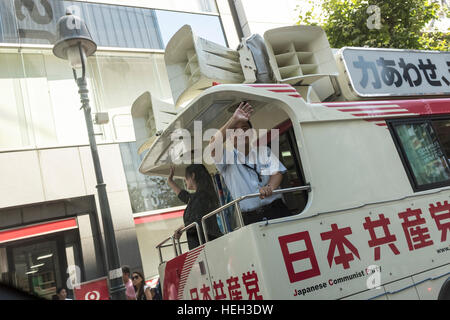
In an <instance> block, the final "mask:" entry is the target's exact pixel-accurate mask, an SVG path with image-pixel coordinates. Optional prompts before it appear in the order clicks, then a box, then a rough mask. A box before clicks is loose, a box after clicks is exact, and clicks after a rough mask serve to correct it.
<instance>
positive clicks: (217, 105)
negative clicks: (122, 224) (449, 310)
mask: <svg viewBox="0 0 450 320" xmlns="http://www.w3.org/2000/svg"><path fill="white" fill-rule="evenodd" d="M294 28H297V27H290V29H288V30H289V31H290V32H291V33H292V30H294ZM280 30H281V31H286V29H283V28H282V29H277V32H281V31H280ZM294 31H295V30H294ZM303 31H304V30H303ZM269 35H270V34H269ZM264 38H265V41H266V47H267V50H268V52H269V56H270V57H271V59H272V58H273V57H272V56H273V55H275V58H276V59H275V62H277V61H278V62H279V61H282V60H283V59H284V58H285V57H287V54H290V53H289V52H284V53H283V51H282V50H281V49H280V50H278V49H279V48H282V47H283V46H282V45H281V44H277V43H275V42H273V41H272V40H271V39H272V38H270V36H267V35H265V37H264ZM288 38H289V37H288ZM295 39H296V38H294V40H292V41H291V44H293V45H292V47H293V48H294V52H295V50H296V48H297V44H296V43H295ZM270 41H272V42H270ZM311 41H312V40H311ZM268 43H269V44H270V45H269V44H268ZM277 46H278V47H277ZM275 49H277V50H278V51H277V50H275ZM295 54H297V57H298V61H300V57H301V56H302V55H301V54H298V52H296V53H295ZM283 55H286V56H283ZM291 56H292V57H294V56H295V55H292V54H291ZM314 57H315V56H314V55H313V56H312V58H311V59H310V61H308V62H311V63H310V64H313V62H317V61H318V60H317V59H319V58H317V59H316V60H314V59H313V58H314ZM335 58H336V60H335V61H336V66H337V68H336V70H337V71H338V74H335V75H330V73H328V78H331V77H335V79H336V80H337V81H336V82H334V83H333V84H334V85H332V86H330V87H331V88H335V89H334V91H333V94H331V95H327V97H326V98H323V97H320V94H319V93H320V91H321V90H322V84H319V85H318V86H317V87H315V88H314V86H310V84H312V83H313V81H307V80H308V79H311V77H308V76H307V75H306V76H305V74H303V75H300V76H299V77H298V78H297V79H294V80H293V81H290V80H289V79H288V81H283V79H281V81H274V82H272V83H264V84H261V83H240V84H220V85H215V86H211V87H210V88H208V89H206V90H204V91H202V92H201V93H200V94H199V95H198V96H197V97H196V98H194V99H193V100H192V101H191V102H190V103H189V104H188V105H187V106H186V107H184V108H183V109H182V111H181V112H180V113H179V114H178V115H177V117H176V118H175V120H174V121H172V122H171V123H170V125H168V126H167V127H166V128H165V129H164V130H163V131H162V133H161V134H160V135H159V136H158V137H157V138H156V139H154V140H153V141H152V145H151V146H150V147H149V150H148V151H147V154H146V156H145V158H144V160H143V162H142V164H141V167H140V172H141V173H143V174H147V175H163V176H164V175H167V174H168V172H169V168H170V166H171V165H172V163H174V150H179V149H177V146H176V144H177V143H179V141H174V140H173V139H172V136H171V135H172V133H173V132H174V131H175V130H176V129H177V128H185V129H187V130H189V131H190V132H191V133H193V130H194V129H193V123H194V121H199V122H200V123H201V124H202V129H203V131H206V130H208V129H211V128H220V127H221V126H222V125H223V124H224V123H225V122H226V121H227V120H228V119H229V118H230V117H231V115H232V114H233V112H234V110H235V108H236V106H237V105H238V104H239V103H240V102H241V101H248V102H249V103H250V104H251V105H252V106H253V109H254V115H253V116H252V125H253V127H254V128H255V129H268V130H270V129H274V128H275V129H278V130H279V140H278V141H279V152H278V154H279V158H280V161H281V162H282V163H283V164H284V166H285V167H286V168H287V173H286V174H285V175H284V179H283V182H282V186H281V188H280V189H279V190H278V191H276V192H278V193H282V194H283V197H284V201H285V203H286V204H287V206H288V208H289V209H290V211H291V213H292V214H291V215H289V216H286V217H283V218H279V219H276V220H269V221H262V222H257V223H253V224H250V225H244V224H243V223H242V221H243V219H242V215H243V214H245V213H242V212H241V210H240V208H239V203H240V202H241V201H242V200H243V199H246V198H248V197H255V196H258V194H257V193H255V194H251V195H247V196H244V197H242V198H239V199H234V200H233V201H231V202H229V203H228V204H225V205H224V206H222V207H221V208H219V209H218V210H215V211H213V212H211V213H210V214H208V215H207V216H205V217H204V218H203V222H204V221H205V220H206V219H208V218H209V219H211V218H212V219H216V218H217V217H219V218H218V219H219V221H222V223H223V224H222V225H226V223H225V222H224V220H223V219H224V215H223V214H222V213H223V212H224V211H225V209H227V208H232V209H233V217H234V220H233V223H232V226H231V227H230V226H228V227H224V232H223V233H224V234H223V235H222V236H221V237H219V238H217V239H214V240H212V241H209V239H208V238H207V235H206V232H207V230H203V231H204V233H205V239H206V242H205V243H202V244H201V245H200V246H199V247H197V248H195V249H193V250H190V251H187V252H182V250H181V246H180V244H179V242H177V240H175V237H174V235H172V234H171V235H168V237H167V238H166V239H161V240H162V242H161V243H160V245H159V246H158V247H157V250H159V254H160V259H161V264H160V267H159V273H160V283H161V286H162V291H163V297H164V299H193V300H197V299H198V300H207V299H212V300H214V299H216V300H219V299H231V300H236V299H244V300H259V299H438V298H440V299H444V298H447V299H448V298H449V294H450V288H449V279H450V82H449V81H448V80H447V79H450V70H447V69H450V54H448V53H437V52H426V51H402V50H381V49H380V50H377V49H365V48H346V49H343V50H341V51H340V52H339V53H338V54H336V55H335ZM277 59H278V60H277ZM298 61H297V62H298ZM389 61H394V62H395V67H396V69H395V68H394V67H393V66H392V63H391V62H389ZM300 62H301V61H300ZM383 62H387V63H386V64H385V65H384V66H383V65H382V63H383ZM280 63H281V62H280ZM327 63H328V62H327ZM442 63H444V64H445V63H446V64H447V65H444V68H442V67H441V66H440V65H439V64H442ZM319 64H320V63H319ZM271 66H272V68H276V67H277V66H276V65H273V64H271ZM373 66H375V67H373ZM433 66H434V67H433ZM287 67H291V66H287ZM283 68H285V67H283V65H282V64H280V65H278V70H277V72H278V76H280V74H281V72H280V70H281V71H283V70H282V69H283ZM302 68H303V67H302V64H301V63H300V70H303V69H302ZM352 68H353V69H352ZM304 69H305V70H307V68H306V67H305V68H304ZM415 70H417V72H416V71H415ZM358 72H359V73H358ZM274 73H276V72H274ZM397 74H398V75H397ZM419 76H420V79H421V83H420V84H419V82H418V79H419ZM324 77H325V76H317V77H316V78H317V79H319V80H317V79H314V81H316V80H317V81H320V79H322V78H324ZM377 77H378V78H377ZM291 78H292V77H291ZM294 78H295V76H294ZM325 78H326V77H325ZM298 79H300V80H298ZM302 79H303V80H305V79H306V80H305V81H306V86H301V80H302ZM277 80H279V79H277ZM409 80H411V83H412V86H411V85H410V81H409ZM296 81H297V82H296ZM433 81H434V82H433ZM438 81H439V83H440V84H441V85H440V86H437V82H438ZM299 83H300V85H299ZM330 83H331V81H330ZM311 88H312V89H311ZM313 89H314V92H312V91H311V90H313ZM366 89H367V90H366ZM370 89H371V90H370ZM327 90H328V89H327ZM322 91H323V90H322ZM396 92H399V93H398V94H396ZM269 143H270V141H269ZM207 144H208V140H207V139H205V141H204V142H203V146H202V147H205V146H206V145H207ZM188 151H189V153H190V152H191V150H188ZM179 156H182V155H181V154H180V155H179ZM207 168H208V169H209V170H210V172H211V174H217V172H216V169H215V167H214V166H213V165H212V166H211V165H208V166H207ZM176 175H177V176H184V171H183V166H178V167H177V171H176ZM196 227H197V226H196V225H195V224H193V225H190V226H186V228H185V230H186V229H188V228H196ZM203 228H204V229H206V225H205V224H204V225H203ZM185 230H184V231H185ZM198 230H200V229H198ZM199 238H200V235H199ZM200 241H201V238H200ZM166 246H170V247H171V248H170V250H171V251H172V256H173V258H171V259H170V260H168V261H165V260H164V254H163V250H162V249H163V248H165V247H166ZM164 250H166V252H167V249H164Z"/></svg>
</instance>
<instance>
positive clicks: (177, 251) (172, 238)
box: [156, 185, 311, 263]
mask: <svg viewBox="0 0 450 320" xmlns="http://www.w3.org/2000/svg"><path fill="white" fill-rule="evenodd" d="M296 191H311V186H310V185H306V186H301V187H292V188H286V189H278V190H275V191H273V192H272V195H276V194H283V193H289V192H296ZM259 196H260V194H259V193H253V194H248V195H245V196H242V197H240V198H238V199H236V200H233V201H231V202H229V203H227V204H226V205H223V206H221V207H220V208H218V209H216V210H214V211H212V212H210V213H208V214H207V215H205V216H203V217H202V227H203V235H204V236H205V241H206V242H208V241H209V238H208V233H207V227H206V223H205V221H206V219H208V218H210V217H212V216H215V215H217V214H220V218H221V219H222V222H223V225H224V226H225V225H226V223H225V219H224V216H223V210H225V209H227V208H229V207H231V206H235V208H236V213H237V219H238V222H239V228H242V227H243V226H244V219H243V218H242V211H241V207H240V206H239V202H241V201H243V200H246V199H250V198H256V197H259ZM194 227H195V228H196V230H197V237H198V241H199V243H200V245H202V244H203V241H202V237H201V233H200V226H199V225H198V223H197V222H193V223H191V224H190V225H188V226H186V227H184V228H183V229H181V230H179V231H178V233H179V237H175V233H174V234H173V235H172V236H170V237H168V238H166V239H164V240H163V241H162V242H161V243H159V244H158V245H157V246H156V249H158V252H159V261H160V263H163V256H162V252H161V248H163V247H169V246H173V248H174V253H175V257H177V256H179V255H180V254H182V251H181V244H180V237H181V235H182V234H183V233H184V232H185V231H187V230H189V229H191V228H194ZM224 229H225V234H227V233H230V232H232V231H233V230H228V228H226V227H225V228H224ZM169 240H170V241H171V242H172V243H171V244H168V245H165V244H166V243H167V242H168V241H169ZM175 240H177V242H178V248H177V243H176V241H175Z"/></svg>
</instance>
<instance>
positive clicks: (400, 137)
mask: <svg viewBox="0 0 450 320" xmlns="http://www.w3.org/2000/svg"><path fill="white" fill-rule="evenodd" d="M390 125H391V128H393V132H394V138H395V141H396V142H397V146H398V148H399V150H400V154H401V157H402V160H403V163H404V164H405V167H406V169H407V173H408V177H409V179H410V181H411V182H412V186H413V189H414V191H422V190H427V189H431V188H438V187H442V186H448V185H450V160H449V159H450V153H449V150H450V141H449V138H448V137H449V134H450V120H447V119H446V120H432V119H430V120H415V121H398V122H395V121H392V122H390Z"/></svg>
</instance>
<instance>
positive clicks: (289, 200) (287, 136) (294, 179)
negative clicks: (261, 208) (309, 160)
mask: <svg viewBox="0 0 450 320" xmlns="http://www.w3.org/2000/svg"><path fill="white" fill-rule="evenodd" d="M276 128H278V129H279V130H280V131H279V143H280V145H279V155H280V161H281V163H282V164H283V165H284V166H285V167H286V169H287V172H286V174H285V175H284V177H283V181H282V182H281V185H280V188H281V189H285V188H291V187H299V186H304V185H305V183H304V180H303V174H302V171H301V170H302V169H301V166H300V156H299V153H298V148H297V144H296V140H295V134H294V130H293V128H292V123H291V121H290V120H288V121H286V122H284V123H282V124H281V125H279V126H277V127H276ZM307 196H308V193H307V192H306V191H298V192H292V193H285V194H284V195H283V197H284V200H285V203H286V205H287V207H288V208H289V210H290V211H291V213H292V214H298V213H300V212H302V211H303V209H304V208H305V206H306V202H307V200H308V197H307Z"/></svg>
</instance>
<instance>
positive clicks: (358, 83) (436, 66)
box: [341, 48, 450, 97]
mask: <svg viewBox="0 0 450 320" xmlns="http://www.w3.org/2000/svg"><path fill="white" fill-rule="evenodd" d="M341 56H342V58H343V61H344V65H345V68H346V71H347V74H348V77H349V80H350V84H351V86H352V87H353V90H354V91H355V92H356V94H357V95H359V96H360V97H382V96H423V95H450V52H444V51H419V50H399V49H371V48H343V49H342V51H341Z"/></svg>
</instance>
